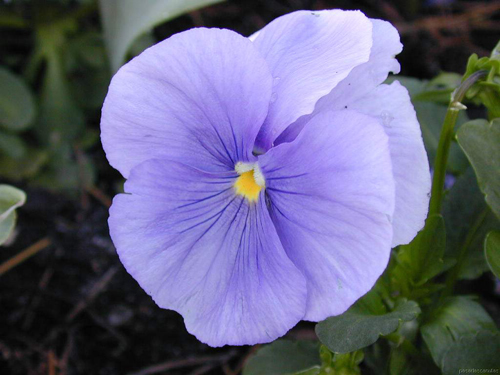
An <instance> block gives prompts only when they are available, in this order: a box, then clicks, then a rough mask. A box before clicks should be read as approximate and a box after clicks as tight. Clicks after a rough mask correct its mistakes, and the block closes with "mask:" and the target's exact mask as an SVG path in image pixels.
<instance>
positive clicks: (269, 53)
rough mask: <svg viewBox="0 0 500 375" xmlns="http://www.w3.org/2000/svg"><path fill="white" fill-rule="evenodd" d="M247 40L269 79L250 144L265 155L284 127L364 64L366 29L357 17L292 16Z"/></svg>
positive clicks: (369, 28) (364, 21)
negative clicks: (268, 95) (270, 88)
mask: <svg viewBox="0 0 500 375" xmlns="http://www.w3.org/2000/svg"><path fill="white" fill-rule="evenodd" d="M252 39H253V40H254V44H255V47H256V48H257V49H258V50H259V51H260V53H261V54H262V56H264V58H265V59H266V61H267V63H268V64H269V66H270V69H271V73H272V75H273V77H274V92H273V96H272V99H271V101H272V103H271V105H270V107H269V114H268V116H267V118H266V121H265V123H264V125H263V127H262V129H261V131H260V133H259V135H258V138H257V144H256V146H257V147H258V148H261V149H264V150H267V149H269V148H270V147H271V145H272V143H273V141H274V140H275V139H276V137H278V135H279V134H280V133H281V132H282V131H283V130H284V129H285V128H286V127H287V126H288V125H290V124H291V123H293V122H294V121H295V120H297V119H298V118H299V117H300V116H302V115H306V114H309V113H311V112H312V111H313V110H314V106H315V104H316V102H317V101H318V99H319V98H321V97H322V96H324V95H326V94H328V93H329V92H330V91H331V90H332V89H333V88H334V87H335V86H336V85H337V84H338V83H339V82H340V81H342V80H343V79H344V78H346V77H347V75H348V74H349V72H351V70H352V69H353V68H354V67H356V66H358V65H360V64H362V63H364V62H366V61H368V57H369V55H370V48H371V46H372V24H371V22H370V21H369V19H368V18H366V17H365V15H364V14H363V13H361V12H359V11H342V10H325V11H314V12H312V11H298V12H293V13H290V14H287V15H285V16H282V17H279V18H277V19H276V20H274V21H273V22H271V23H270V24H269V25H267V26H266V27H264V28H263V29H262V30H260V31H259V32H258V34H256V35H255V36H252Z"/></svg>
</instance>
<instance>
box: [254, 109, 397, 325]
mask: <svg viewBox="0 0 500 375" xmlns="http://www.w3.org/2000/svg"><path fill="white" fill-rule="evenodd" d="M259 165H260V168H261V170H262V173H263V174H264V177H265V179H266V193H267V195H268V199H269V201H270V207H271V208H270V210H271V217H272V219H273V222H274V223H275V226H276V229H277V231H278V234H279V236H280V239H281V242H282V244H283V247H284V248H285V250H286V252H287V254H288V256H289V257H290V259H292V261H293V262H294V264H295V265H296V266H297V267H298V268H299V269H300V270H301V271H302V273H303V274H304V275H305V277H306V280H307V290H308V301H307V311H306V315H305V319H307V320H312V321H319V320H322V319H325V318H326V317H328V316H331V315H337V314H341V313H342V312H344V311H345V310H346V309H347V308H348V307H349V306H351V305H352V304H353V303H354V302H355V301H356V300H357V299H358V298H359V297H361V296H362V295H363V294H365V293H366V292H367V291H368V290H370V288H371V287H372V286H373V285H374V283H375V281H376V280H377V278H378V277H379V276H380V275H381V274H382V272H383V271H384V269H385V267H386V265H387V262H388V260H389V255H390V251H391V240H392V225H391V217H392V214H393V211H394V181H393V177H392V171H391V160H390V155H389V147H388V140H387V135H386V134H385V132H384V129H383V128H382V126H381V125H380V124H379V122H378V121H377V120H376V119H374V118H371V117H369V116H365V115H362V114H358V113H356V112H353V111H341V112H325V113H321V114H319V115H317V116H315V117H314V118H313V119H311V121H310V123H309V124H307V126H306V127H305V128H304V130H303V131H302V132H301V134H300V135H299V136H298V137H297V139H296V140H295V141H293V142H291V143H284V144H281V145H279V146H277V147H275V148H272V149H271V150H269V151H268V152H267V153H266V154H264V155H262V156H260V157H259Z"/></svg>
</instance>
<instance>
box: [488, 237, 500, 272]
mask: <svg viewBox="0 0 500 375" xmlns="http://www.w3.org/2000/svg"><path fill="white" fill-rule="evenodd" d="M484 254H485V257H486V261H487V262H488V265H489V266H490V269H491V272H493V274H494V275H495V276H496V277H498V278H500V232H498V231H493V232H490V233H488V235H487V236H486V240H485V241H484Z"/></svg>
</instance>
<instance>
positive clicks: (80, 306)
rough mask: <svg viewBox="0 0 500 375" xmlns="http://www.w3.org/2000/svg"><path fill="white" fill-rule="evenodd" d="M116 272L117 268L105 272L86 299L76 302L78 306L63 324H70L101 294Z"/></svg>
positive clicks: (113, 267)
mask: <svg viewBox="0 0 500 375" xmlns="http://www.w3.org/2000/svg"><path fill="white" fill-rule="evenodd" d="M116 271H118V266H116V265H115V266H112V267H111V268H110V269H108V270H107V271H106V273H105V274H104V275H103V276H102V277H101V278H100V279H99V281H97V282H96V283H95V285H94V286H93V287H92V289H91V290H90V292H89V294H88V295H87V297H86V298H84V299H83V300H81V301H80V302H78V304H77V305H76V306H75V307H74V308H73V310H71V312H70V313H69V314H68V315H67V316H66V319H65V322H66V323H69V322H71V321H72V320H73V319H74V318H75V317H76V316H78V314H80V313H81V312H82V311H83V310H85V308H86V307H87V306H88V305H89V304H90V303H91V302H92V301H93V300H94V299H95V298H96V297H97V295H98V294H99V293H101V292H102V290H103V289H104V288H106V286H107V285H108V284H109V282H110V281H111V280H112V279H113V276H115V274H116Z"/></svg>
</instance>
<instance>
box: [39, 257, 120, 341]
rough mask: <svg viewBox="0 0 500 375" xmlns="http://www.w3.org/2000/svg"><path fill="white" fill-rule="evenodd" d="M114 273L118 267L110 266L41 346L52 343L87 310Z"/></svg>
mask: <svg viewBox="0 0 500 375" xmlns="http://www.w3.org/2000/svg"><path fill="white" fill-rule="evenodd" d="M116 271H118V266H112V267H111V268H109V269H108V270H107V271H106V272H105V273H104V275H103V276H102V277H101V278H100V279H99V280H98V281H97V282H96V283H95V284H94V286H93V287H92V289H91V290H90V292H89V294H88V295H87V296H86V297H85V298H84V299H83V300H81V301H80V302H78V304H77V305H76V306H75V307H74V308H73V310H71V311H70V312H69V314H68V315H66V318H65V319H64V324H62V325H60V326H57V327H55V328H54V329H52V331H51V332H50V333H49V334H48V335H47V337H46V338H45V339H44V340H43V342H42V344H43V345H46V344H47V343H48V342H50V341H52V340H53V339H54V338H56V337H57V335H58V334H59V333H61V331H63V330H64V329H65V327H66V325H67V324H68V323H70V322H71V321H72V320H73V319H75V318H76V317H77V316H78V315H79V314H80V313H81V312H82V311H83V310H85V309H86V308H87V306H88V305H89V304H90V303H91V302H92V301H93V300H94V299H95V298H96V297H97V295H98V294H99V293H101V292H102V290H103V289H104V288H105V287H106V286H107V285H108V284H109V282H110V281H111V280H112V278H113V276H114V275H115V273H116Z"/></svg>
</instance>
